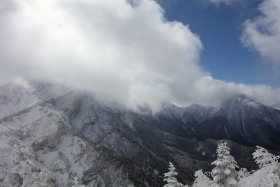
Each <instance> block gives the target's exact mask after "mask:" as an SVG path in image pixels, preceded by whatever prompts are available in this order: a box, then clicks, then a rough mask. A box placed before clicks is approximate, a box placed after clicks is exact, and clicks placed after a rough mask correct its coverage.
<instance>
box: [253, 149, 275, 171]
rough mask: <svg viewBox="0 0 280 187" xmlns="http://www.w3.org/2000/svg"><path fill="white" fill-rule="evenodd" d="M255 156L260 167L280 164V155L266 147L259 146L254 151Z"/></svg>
mask: <svg viewBox="0 0 280 187" xmlns="http://www.w3.org/2000/svg"><path fill="white" fill-rule="evenodd" d="M253 158H254V159H255V162H256V163H257V164H258V166H259V167H260V168H264V167H269V166H279V162H278V159H279V158H280V157H279V156H275V155H273V154H271V153H269V152H268V151H267V150H266V149H265V148H263V147H260V146H257V150H256V151H255V152H254V153H253Z"/></svg>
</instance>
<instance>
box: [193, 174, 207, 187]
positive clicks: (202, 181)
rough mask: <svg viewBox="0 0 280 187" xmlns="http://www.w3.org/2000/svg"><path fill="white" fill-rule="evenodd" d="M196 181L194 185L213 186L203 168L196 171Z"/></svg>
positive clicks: (194, 186) (201, 186)
mask: <svg viewBox="0 0 280 187" xmlns="http://www.w3.org/2000/svg"><path fill="white" fill-rule="evenodd" d="M194 176H195V181H194V183H193V186H192V187H209V186H211V181H210V179H209V178H208V177H207V176H206V175H205V174H204V173H203V172H202V170H199V171H196V172H195V174H194Z"/></svg>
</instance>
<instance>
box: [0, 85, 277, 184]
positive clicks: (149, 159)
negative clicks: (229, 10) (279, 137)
mask: <svg viewBox="0 0 280 187" xmlns="http://www.w3.org/2000/svg"><path fill="white" fill-rule="evenodd" d="M236 102H237V103H236ZM275 111H277V110H275ZM275 111H274V110H272V109H271V108H270V107H267V106H263V105H261V104H258V103H256V102H254V101H252V100H250V99H247V98H241V99H236V98H235V99H233V100H232V101H231V100H229V101H227V102H225V103H224V104H223V105H222V106H220V107H218V108H213V107H203V106H199V105H192V106H190V107H188V108H180V107H177V106H174V105H171V104H166V105H165V106H164V107H163V110H162V111H161V112H159V113H157V114H147V113H145V114H143V113H142V114H139V113H136V112H133V111H131V110H128V109H127V108H126V107H124V106H120V105H118V104H112V103H102V102H98V101H96V100H95V99H94V97H93V96H91V95H90V94H88V93H85V92H80V91H75V90H71V89H69V88H66V87H63V86H61V85H53V84H47V83H36V82H33V83H31V84H30V85H29V86H22V85H17V84H7V85H3V86H0V116H1V117H0V118H1V119H0V128H1V131H0V142H1V143H0V153H1V154H0V186H28V187H29V186H34V187H35V186H36V187H40V186H59V187H63V186H65V187H66V186H70V185H71V182H72V180H73V179H74V178H75V177H78V180H79V181H80V183H82V184H84V185H85V186H87V187H92V186H155V187H156V186H162V184H163V182H162V177H163V173H164V172H166V168H167V166H168V162H169V161H172V162H173V163H174V164H175V165H176V168H177V169H178V171H180V176H179V179H181V181H182V182H184V183H190V182H191V181H192V180H193V174H194V172H195V171H197V170H199V169H201V168H203V169H205V170H207V169H209V167H210V163H211V162H212V161H213V160H214V159H215V150H216V145H217V141H216V140H210V139H207V138H214V139H219V138H229V139H233V137H235V136H233V135H234V133H240V132H243V131H242V130H239V128H241V127H243V126H245V127H246V132H247V131H248V132H249V133H252V134H253V133H254V132H255V129H250V127H252V125H251V123H248V124H249V126H247V125H248V124H247V122H251V121H248V119H247V118H249V119H251V118H250V116H252V117H254V118H252V119H255V118H257V119H259V117H260V116H263V118H261V119H267V121H266V123H264V124H269V126H272V127H273V128H276V129H277V128H278V126H277V120H279V118H278V117H279V116H278V113H277V112H275ZM246 115H249V116H246ZM215 116H223V117H222V118H223V119H225V120H224V121H222V122H227V123H225V124H224V125H226V126H225V127H226V129H227V130H228V129H230V128H229V127H228V125H235V124H237V123H239V122H242V120H243V121H244V123H242V125H241V126H238V125H239V124H237V125H236V127H235V128H233V129H234V130H232V131H229V132H230V135H231V136H228V135H229V134H228V133H229V132H227V134H226V136H224V137H223V136H220V134H219V133H221V134H222V135H223V134H225V131H218V130H220V129H225V128H218V130H213V129H216V128H217V125H216V123H215V120H216V117H215ZM236 118H237V119H236ZM218 119H220V118H218ZM268 119H269V120H270V121H268ZM209 121H212V122H211V123H209ZM229 121H232V123H229ZM218 122H219V121H218ZM253 122H255V121H253ZM257 122H258V123H257V125H259V126H261V127H263V125H261V124H262V123H261V122H263V121H261V120H259V121H257ZM272 122H273V123H272ZM208 130H209V131H208ZM207 131H208V132H215V133H216V134H215V133H213V135H212V134H209V133H208V134H207V133H206V132H207ZM198 132H205V133H198ZM256 132H259V131H256ZM264 132H265V133H266V135H267V136H268V135H269V134H268V133H270V131H264ZM274 132H277V131H274ZM214 135H215V136H214ZM246 135H247V134H246ZM272 135H273V134H272ZM242 137H243V136H242ZM249 137H251V136H249ZM271 137H273V136H271ZM198 138H200V139H201V140H198ZM243 138H244V139H242V140H245V138H246V136H244V137H243ZM239 140H240V139H238V141H239ZM249 140H250V141H251V139H249ZM249 140H248V141H249ZM252 140H254V139H252ZM257 140H258V139H257ZM242 143H243V142H242ZM229 145H230V147H231V149H232V152H233V154H234V156H235V158H236V160H237V161H240V163H241V164H240V166H241V167H247V168H249V169H250V168H252V167H253V168H254V165H253V164H252V162H251V161H250V160H249V161H248V159H249V158H250V155H251V152H252V148H250V147H247V146H243V145H240V144H237V143H234V142H231V141H229ZM244 160H246V162H245V161H244Z"/></svg>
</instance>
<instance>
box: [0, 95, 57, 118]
mask: <svg viewBox="0 0 280 187" xmlns="http://www.w3.org/2000/svg"><path fill="white" fill-rule="evenodd" d="M52 101H53V99H49V100H47V101H39V102H37V103H35V104H33V105H31V106H29V107H27V108H25V109H22V110H19V111H17V112H15V113H13V114H10V115H8V116H5V117H2V118H0V123H3V122H4V121H7V120H9V119H11V118H13V117H14V116H17V115H20V114H23V113H27V112H29V111H30V110H31V109H33V108H35V107H37V106H40V105H43V104H46V103H49V102H52Z"/></svg>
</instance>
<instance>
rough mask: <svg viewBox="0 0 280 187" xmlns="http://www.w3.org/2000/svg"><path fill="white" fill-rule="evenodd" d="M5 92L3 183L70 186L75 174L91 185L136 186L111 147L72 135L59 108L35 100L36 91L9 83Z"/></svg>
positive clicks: (0, 147) (0, 144)
mask: <svg viewBox="0 0 280 187" xmlns="http://www.w3.org/2000/svg"><path fill="white" fill-rule="evenodd" d="M0 98H2V100H1V101H2V102H1V105H0V111H1V113H0V114H1V116H9V117H5V118H2V119H0V153H1V154H0V186H3V187H6V186H26V187H41V186H50V187H52V186H53V187H55V186H59V187H68V186H71V182H72V180H73V179H74V177H75V176H77V177H78V178H79V180H80V181H81V183H83V184H85V185H86V186H108V185H109V186H133V185H132V182H130V180H129V179H128V178H127V175H126V174H125V172H124V171H123V169H122V168H118V167H117V165H116V163H115V162H114V161H112V160H111V159H110V157H109V154H108V153H106V151H103V150H100V149H98V150H97V149H96V148H95V147H94V145H92V144H90V143H88V142H86V141H85V140H83V139H81V138H79V137H77V136H75V135H73V133H72V132H73V129H72V127H71V125H70V124H69V122H68V121H67V118H65V117H64V116H63V115H62V114H61V113H60V112H59V111H56V110H54V109H51V105H49V103H48V102H45V103H42V104H40V103H39V104H37V105H34V104H36V103H38V102H39V101H40V99H38V98H37V97H36V96H35V95H34V94H33V92H32V91H30V90H25V89H24V88H23V87H18V86H15V85H6V86H5V88H4V89H3V87H1V92H0ZM33 105H34V106H33ZM30 106H31V107H30ZM26 107H27V109H25V108H26ZM6 109H8V110H6ZM10 114H13V115H10Z"/></svg>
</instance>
